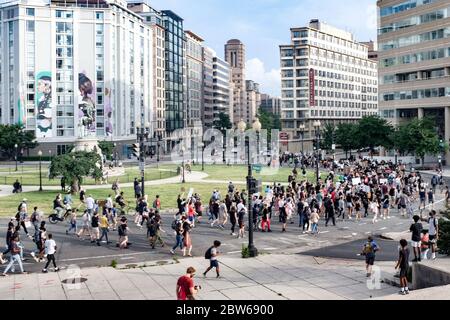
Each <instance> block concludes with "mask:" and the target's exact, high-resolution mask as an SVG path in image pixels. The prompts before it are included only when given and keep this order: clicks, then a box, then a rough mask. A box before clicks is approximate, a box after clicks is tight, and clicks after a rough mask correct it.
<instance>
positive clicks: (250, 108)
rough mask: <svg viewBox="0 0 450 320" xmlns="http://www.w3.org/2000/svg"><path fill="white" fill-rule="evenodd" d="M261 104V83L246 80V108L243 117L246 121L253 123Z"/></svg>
mask: <svg viewBox="0 0 450 320" xmlns="http://www.w3.org/2000/svg"><path fill="white" fill-rule="evenodd" d="M260 105H261V93H260V92H259V84H258V83H256V82H254V81H253V80H245V106H246V108H245V110H244V114H243V115H242V118H241V119H243V120H244V122H246V123H249V124H251V123H253V122H254V121H255V120H256V115H257V113H258V109H259V106H260Z"/></svg>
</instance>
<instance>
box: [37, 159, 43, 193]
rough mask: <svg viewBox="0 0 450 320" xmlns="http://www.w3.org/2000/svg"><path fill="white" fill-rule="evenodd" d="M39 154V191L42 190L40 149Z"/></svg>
mask: <svg viewBox="0 0 450 320" xmlns="http://www.w3.org/2000/svg"><path fill="white" fill-rule="evenodd" d="M38 156H39V191H42V151H41V150H39V151H38Z"/></svg>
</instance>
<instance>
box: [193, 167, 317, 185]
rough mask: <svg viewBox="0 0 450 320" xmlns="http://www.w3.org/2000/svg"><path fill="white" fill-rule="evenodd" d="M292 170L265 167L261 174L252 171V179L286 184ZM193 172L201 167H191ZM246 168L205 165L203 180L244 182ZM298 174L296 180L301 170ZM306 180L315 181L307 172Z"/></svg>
mask: <svg viewBox="0 0 450 320" xmlns="http://www.w3.org/2000/svg"><path fill="white" fill-rule="evenodd" d="M292 169H293V168H286V167H285V168H279V169H278V170H274V169H270V168H267V167H264V166H263V168H262V171H261V173H256V171H255V170H253V172H252V175H253V177H255V178H257V179H259V178H261V179H262V181H264V182H288V176H289V175H290V174H291V173H292ZM192 170H194V171H202V166H201V165H196V166H193V167H192ZM247 171H248V168H247V166H244V165H231V166H226V165H205V171H204V172H205V173H207V174H208V177H207V178H206V179H205V180H224V181H245V179H246V177H247ZM297 171H298V173H299V177H298V179H300V180H301V179H302V178H301V169H299V168H298V169H297ZM306 178H307V179H308V180H310V181H313V180H315V173H314V172H312V171H309V170H307V173H306Z"/></svg>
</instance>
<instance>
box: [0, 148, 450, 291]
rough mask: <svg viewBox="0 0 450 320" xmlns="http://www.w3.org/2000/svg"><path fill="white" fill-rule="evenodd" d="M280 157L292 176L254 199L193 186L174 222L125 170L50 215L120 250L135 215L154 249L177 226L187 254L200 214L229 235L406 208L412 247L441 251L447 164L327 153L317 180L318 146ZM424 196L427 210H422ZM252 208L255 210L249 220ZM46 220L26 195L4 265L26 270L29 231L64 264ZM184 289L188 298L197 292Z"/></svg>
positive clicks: (213, 263)
mask: <svg viewBox="0 0 450 320" xmlns="http://www.w3.org/2000/svg"><path fill="white" fill-rule="evenodd" d="M280 162H281V163H283V164H284V165H288V166H292V171H291V174H290V175H289V176H288V177H287V179H286V181H282V182H279V183H273V184H271V185H266V186H264V187H263V190H258V191H259V192H257V193H255V194H252V195H251V197H250V199H251V202H250V203H248V201H249V197H248V190H245V189H241V190H239V189H238V188H236V187H235V186H234V184H233V183H232V182H229V184H228V186H227V192H226V193H225V194H221V193H220V192H219V190H217V189H215V190H211V194H209V195H205V194H204V195H200V194H198V193H194V192H190V193H189V194H179V195H178V197H177V210H176V214H175V215H174V217H173V222H172V223H171V225H170V226H163V219H162V217H161V214H162V212H161V199H160V197H159V196H158V195H156V196H155V197H154V198H152V199H149V197H148V196H147V195H143V194H142V190H141V185H140V181H138V180H137V179H135V181H134V199H125V195H124V192H122V191H121V190H120V185H119V182H118V180H116V181H115V182H114V183H113V184H112V187H111V189H112V190H111V193H110V194H109V195H107V197H105V198H104V199H94V198H93V197H92V195H90V194H88V193H87V191H86V190H84V189H81V190H80V193H79V200H80V203H81V204H80V205H79V206H78V207H74V206H73V200H72V195H71V194H70V193H66V194H64V193H63V194H61V193H60V194H57V196H56V197H55V199H54V201H53V209H54V214H53V216H52V219H53V220H51V219H50V220H49V223H56V222H63V221H66V222H67V230H66V234H68V235H69V234H73V236H74V237H77V238H79V239H80V240H88V241H90V242H91V243H92V245H95V246H102V245H106V246H109V245H111V244H112V243H113V241H111V240H112V239H113V238H114V239H116V242H115V245H116V246H117V247H118V248H119V249H120V250H124V249H127V248H129V247H130V246H131V245H132V244H131V243H130V242H129V239H128V233H129V230H130V228H129V226H128V224H130V223H134V224H135V225H136V226H137V227H138V228H139V229H141V228H145V229H146V232H144V234H145V237H146V238H147V239H148V244H149V248H151V249H155V247H156V246H157V245H159V246H161V247H165V246H166V243H167V242H168V241H172V239H173V237H170V240H167V239H168V238H169V237H167V235H168V234H169V233H170V232H172V233H173V234H174V236H175V241H174V243H173V244H172V243H171V244H170V245H169V248H168V249H167V250H168V253H169V252H170V254H176V253H177V251H178V250H179V252H180V254H182V255H183V256H192V249H193V246H194V243H193V239H192V236H191V233H193V232H195V231H196V229H195V228H196V226H197V225H198V224H207V225H208V227H210V228H217V229H218V230H226V229H228V232H229V237H236V238H245V237H246V233H247V232H248V230H249V228H252V229H253V230H254V231H258V232H262V233H264V232H268V233H270V232H274V228H273V225H274V223H275V224H276V225H279V226H280V227H281V228H277V230H279V229H281V232H282V233H284V232H295V233H303V234H310V235H311V236H312V237H318V236H319V235H320V233H321V231H322V229H323V228H328V227H330V226H331V225H332V226H336V225H337V224H338V223H340V221H343V220H347V221H355V222H358V221H361V220H363V219H367V220H368V221H370V222H371V223H372V224H376V223H377V222H378V221H380V220H388V219H391V218H392V216H393V215H398V216H399V217H400V218H404V219H409V220H411V222H413V225H412V226H411V232H412V239H411V240H410V243H411V245H412V247H413V249H414V257H415V260H414V261H415V262H416V261H417V262H419V261H420V260H421V259H428V258H430V259H436V239H437V238H438V235H439V232H438V222H437V221H438V220H437V219H436V211H435V210H434V209H435V208H434V205H435V201H436V195H437V194H438V193H440V194H442V195H443V197H444V201H445V203H446V204H448V203H449V197H450V195H449V189H448V186H446V185H445V183H444V180H443V178H442V173H441V172H436V174H435V175H434V176H433V177H432V178H431V181H430V182H426V181H425V179H424V178H423V177H422V175H421V174H420V173H419V172H415V171H414V170H412V171H407V170H406V168H405V166H404V165H402V164H393V163H392V162H376V161H372V160H370V159H363V158H359V159H352V161H340V162H337V161H334V160H332V159H330V160H324V161H321V164H320V169H321V176H320V177H319V179H318V180H317V181H316V179H315V181H310V180H308V178H307V177H306V170H307V169H308V168H309V167H314V165H315V159H314V157H313V156H302V155H294V154H290V155H283V156H282V157H281V158H280ZM417 205H418V209H419V210H418V213H416V214H415V209H414V208H415V207H417ZM130 208H131V209H132V210H130ZM249 210H251V212H250V213H251V214H252V219H251V223H250V225H248V224H249V223H248V221H249V218H248V217H249ZM130 213H131V214H132V215H131V216H130ZM420 221H425V222H427V223H428V224H429V227H428V230H424V229H423V228H422V227H420V228H419V225H418V224H420ZM47 228H48V226H47V222H46V221H45V220H44V217H43V215H42V213H41V212H40V210H39V208H38V207H37V206H34V207H33V210H29V204H28V201H27V199H25V198H24V199H23V201H21V203H20V204H19V206H18V208H17V213H16V216H15V217H14V218H12V219H11V221H10V222H9V223H8V230H7V234H6V242H5V244H6V246H5V248H6V249H5V250H4V251H3V252H2V253H0V260H1V262H2V263H5V264H6V263H7V266H6V268H5V269H4V270H3V272H2V273H1V274H2V275H4V276H6V275H7V274H8V272H9V271H11V272H15V266H16V264H17V265H18V267H19V269H20V271H21V272H25V271H24V269H23V265H22V261H23V259H24V246H23V243H22V241H21V237H24V236H25V237H29V238H30V239H32V240H33V242H34V243H35V245H36V249H35V250H34V251H32V252H31V256H32V258H33V259H34V260H35V261H36V262H37V263H40V262H43V261H44V260H46V262H45V266H43V268H42V271H43V272H47V271H48V267H49V265H50V264H53V266H54V270H55V271H58V270H59V268H58V267H57V263H56V261H55V252H56V250H57V248H58V246H57V241H58V239H56V241H55V239H54V238H53V236H52V234H51V233H50V232H47ZM170 229H172V230H170ZM111 231H112V232H117V233H116V236H111V234H110V232H111ZM277 232H278V231H277ZM217 238H219V239H221V240H223V239H226V238H227V236H226V234H224V233H222V232H218V233H217ZM403 244H404V243H403V242H402V245H403ZM407 244H408V243H407ZM219 246H220V241H216V242H215V243H214V246H212V247H211V248H209V249H208V250H207V252H206V253H205V258H207V259H209V260H210V267H209V268H208V269H207V270H206V272H205V273H204V274H205V275H206V273H207V272H208V271H209V270H210V269H212V268H215V269H216V272H217V276H219V264H218V259H217V256H218V255H219V254H220V252H219V249H218V248H219ZM377 250H378V248H377V245H376V243H375V241H374V240H373V239H369V240H368V242H367V243H366V244H364V249H363V252H362V254H363V255H365V256H366V263H367V271H368V276H370V274H371V266H372V265H373V262H374V260H375V252H376V251H377ZM400 252H402V251H401V250H400ZM429 253H430V256H429V255H428V254H429ZM402 254H403V258H402V259H403V260H402V261H403V262H402V261H400V262H399V266H400V267H401V266H404V262H405V259H406V258H407V257H406V251H405V252H403V253H402ZM45 258H46V259H45ZM193 273H195V270H194V269H189V270H188V272H187V275H189V274H191V275H192V274H193ZM188 280H189V279H187V278H186V279H184V280H182V281H181V284H180V285H179V286H177V291H178V290H181V289H180V288H185V287H186V286H188V287H189V286H190V283H191V282H190V281H188ZM402 281H403V280H402ZM186 283H188V284H186ZM405 287H406V286H403V287H402V288H403V292H406V291H407V290H406V289H405ZM189 292H190V291H189ZM189 292H188V293H189ZM183 296H184V297H185V298H186V297H187V296H189V294H184V295H183Z"/></svg>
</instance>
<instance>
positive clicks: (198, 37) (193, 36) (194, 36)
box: [184, 30, 205, 42]
mask: <svg viewBox="0 0 450 320" xmlns="http://www.w3.org/2000/svg"><path fill="white" fill-rule="evenodd" d="M184 33H186V34H187V35H189V36H191V37H192V38H194V39H195V40H197V41H199V42H203V41H205V40H204V39H203V38H202V37H200V36H199V35H198V34H196V33H194V32H192V31H190V30H186V31H185V32H184Z"/></svg>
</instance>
